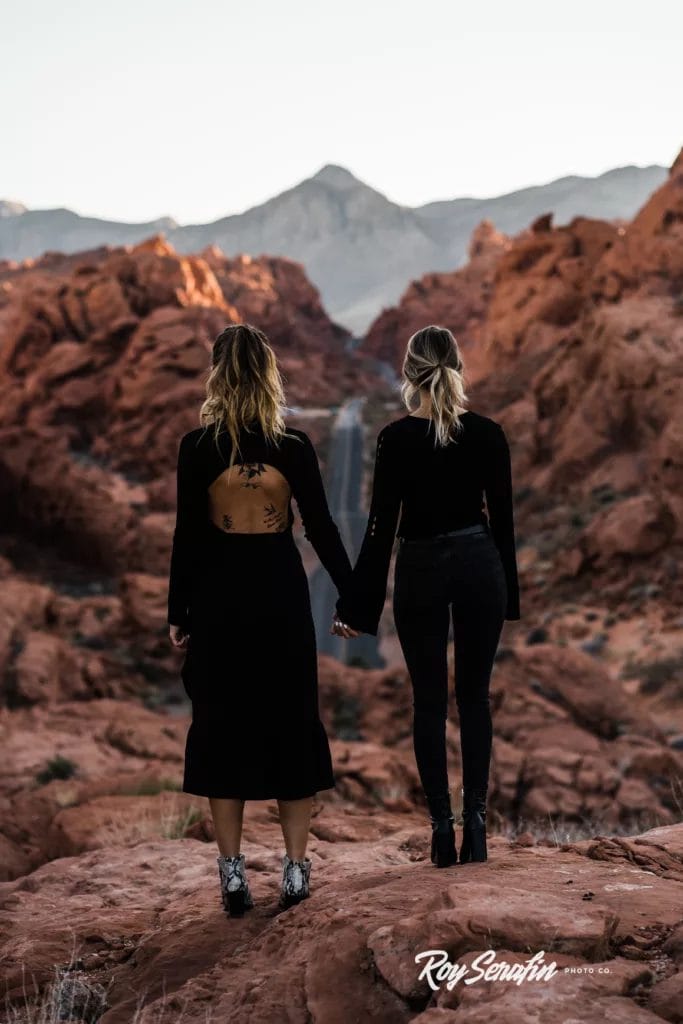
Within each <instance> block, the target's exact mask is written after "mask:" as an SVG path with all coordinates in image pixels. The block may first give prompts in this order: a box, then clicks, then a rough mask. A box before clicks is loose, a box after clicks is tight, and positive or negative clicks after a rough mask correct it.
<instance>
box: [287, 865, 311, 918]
mask: <svg viewBox="0 0 683 1024" xmlns="http://www.w3.org/2000/svg"><path fill="white" fill-rule="evenodd" d="M310 877H311V861H310V859H309V858H308V857H304V859H303V860H291V858H290V857H289V856H288V855H287V854H285V855H284V857H283V858H282V891H281V894H280V906H281V907H293V906H294V904H295V903H301V901H302V900H305V899H308V897H309V895H310V887H309V882H310Z"/></svg>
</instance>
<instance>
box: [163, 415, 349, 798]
mask: <svg viewBox="0 0 683 1024" xmlns="http://www.w3.org/2000/svg"><path fill="white" fill-rule="evenodd" d="M288 434H289V435H290V436H286V437H285V438H284V439H283V440H282V441H281V443H280V445H279V446H274V445H273V444H270V443H268V441H267V440H266V438H265V437H264V435H263V433H262V431H261V429H260V428H259V427H258V426H257V425H255V426H253V427H252V428H251V429H250V431H246V430H242V431H241V433H240V438H239V444H240V454H239V456H238V459H237V466H236V467H234V468H233V469H232V470H231V471H228V465H229V461H230V453H231V448H232V445H231V441H230V437H229V435H228V434H227V432H223V433H221V435H220V437H219V443H218V445H217V444H216V441H215V440H214V428H213V426H211V427H208V428H198V429H197V430H193V431H190V432H189V433H188V434H186V435H185V436H184V437H183V438H182V440H181V442H180V447H179V451H178V466H177V518H176V527H175V532H174V536H173V550H172V555H171V564H170V578H169V593H168V621H169V623H171V624H173V625H177V626H181V627H183V628H184V629H185V630H186V631H187V632H188V633H189V635H190V639H189V643H188V647H187V649H186V652H185V659H184V662H183V666H182V671H181V675H182V680H183V684H184V687H185V690H186V692H187V694H188V696H189V698H190V700H191V704H192V722H191V725H190V728H189V731H188V734H187V741H186V749H185V773H184V779H183V791H184V792H187V793H193V794H196V795H200V796H207V797H208V796H210V797H217V798H233V799H242V800H267V799H281V800H297V799H302V798H304V797H308V796H312V795H314V794H315V793H316V792H318V791H319V790H325V789H331V788H333V787H334V785H335V778H334V773H333V769H332V762H331V757H330V748H329V743H328V738H327V734H326V731H325V728H324V726H323V724H322V722H321V720H320V716H319V706H318V675H317V652H316V638H315V629H314V624H313V616H312V613H311V602H310V594H309V589H308V579H307V576H306V572H305V569H304V566H303V563H302V560H301V555H300V553H299V550H298V548H297V545H296V543H295V541H294V538H293V534H292V523H293V518H294V517H293V512H292V508H291V498H292V497H293V498H294V499H295V501H296V503H297V505H298V508H299V512H300V515H301V518H302V521H303V524H304V531H305V535H306V537H307V538H308V540H310V541H311V543H312V544H313V547H314V548H315V551H316V553H317V555H318V557H319V558H320V561H321V562H322V564H323V565H324V567H325V568H326V569H327V571H328V572H329V574H330V576H331V577H332V580H333V582H334V584H335V586H336V588H337V591H338V592H339V593H340V594H341V593H343V590H344V588H345V586H346V584H347V583H348V580H349V579H350V576H351V565H350V562H349V559H348V555H347V553H346V551H345V549H344V546H343V544H342V541H341V538H340V535H339V530H338V529H337V526H336V524H335V522H334V520H333V519H332V516H331V515H330V511H329V508H328V505H327V499H326V496H325V491H324V487H323V482H322V478H321V475H320V468H319V465H318V459H317V456H316V452H315V449H314V448H313V445H312V444H311V441H310V439H309V437H308V436H307V435H306V434H305V433H304V432H303V431H300V430H295V429H293V428H291V427H290V428H288Z"/></svg>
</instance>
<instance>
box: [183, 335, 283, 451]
mask: <svg viewBox="0 0 683 1024" xmlns="http://www.w3.org/2000/svg"><path fill="white" fill-rule="evenodd" d="M285 409H286V406H285V393H284V387H283V383H282V377H281V376H280V371H279V369H278V365H277V359H276V357H275V352H274V351H273V349H272V348H271V346H270V343H269V341H268V338H267V337H266V335H265V334H264V333H263V331H260V330H259V329H258V327H253V326H252V325H251V324H231V325H230V326H229V327H226V328H225V330H224V331H221V333H220V334H219V335H218V337H217V338H216V340H215V341H214V344H213V352H212V360H211V367H210V370H209V376H208V378H207V381H206V398H205V400H204V402H203V403H202V406H201V408H200V410H199V421H200V423H201V424H202V426H205V427H206V426H210V425H211V424H213V425H214V438H215V440H216V443H218V436H219V434H220V433H221V431H222V430H227V432H228V434H229V435H230V440H231V441H232V451H231V454H230V466H232V465H233V463H234V462H235V460H236V457H237V455H238V454H239V452H240V448H239V434H240V431H241V430H242V429H244V430H246V431H247V432H249V433H252V432H253V428H254V427H256V426H258V427H260V428H261V430H262V432H263V434H264V437H265V438H266V440H267V441H269V442H270V443H272V444H274V445H279V444H280V442H281V440H282V438H283V437H285V436H289V435H287V430H286V427H285V421H284V412H285Z"/></svg>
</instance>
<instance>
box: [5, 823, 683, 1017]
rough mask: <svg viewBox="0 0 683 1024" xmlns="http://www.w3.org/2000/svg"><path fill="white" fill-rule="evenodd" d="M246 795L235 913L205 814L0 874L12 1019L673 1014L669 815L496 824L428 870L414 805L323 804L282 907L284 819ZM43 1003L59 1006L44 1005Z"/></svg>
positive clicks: (677, 834) (675, 964)
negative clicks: (245, 902)
mask: <svg viewBox="0 0 683 1024" xmlns="http://www.w3.org/2000/svg"><path fill="white" fill-rule="evenodd" d="M253 808H254V810H251V811H250V812H249V814H248V818H247V824H246V833H245V835H246V840H245V844H244V852H245V854H246V858H247V864H248V870H249V875H250V881H251V885H252V889H253V893H254V897H255V903H256V906H255V908H254V909H253V910H252V911H250V912H248V914H247V915H246V917H245V918H243V919H230V918H228V917H226V915H225V913H224V911H223V909H222V907H221V905H220V897H219V883H218V875H217V865H216V859H215V847H214V844H213V843H211V842H210V841H209V842H207V841H205V840H206V839H207V838H208V832H209V826H208V823H207V821H206V819H205V817H203V816H202V818H201V820H199V821H197V823H196V824H195V832H196V833H201V834H199V835H198V837H197V838H176V839H173V840H171V839H145V838H143V839H140V840H139V841H137V842H132V843H125V844H121V843H107V844H105V845H103V846H102V847H100V848H99V849H96V850H91V851H89V852H84V853H79V854H76V855H74V856H63V857H58V858H57V859H54V860H52V861H50V862H49V863H46V864H44V865H43V866H42V867H40V868H38V869H37V870H36V871H34V872H33V873H32V874H30V875H27V876H25V877H23V878H20V879H17V880H16V881H13V882H8V883H4V884H2V885H0V926H1V927H2V933H3V936H4V939H3V948H2V968H1V970H2V975H3V981H4V985H5V988H6V998H5V1014H6V1017H5V1019H6V1020H8V1021H10V1020H11V1021H13V1022H17V1024H18V1022H20V1021H22V1022H23V1021H33V1020H38V1019H41V1020H42V1019H49V1020H65V1019H66V1020H70V1021H72V1022H74V1021H83V1020H87V1021H99V1022H100V1024H131V1022H133V1021H135V1022H139V1024H142V1022H155V1024H166V1022H168V1024H171V1022H175V1021H181V1020H182V1021H187V1022H189V1021H198V1022H199V1021H201V1022H202V1024H207V1022H210V1021H211V1022H213V1021H215V1022H224V1021H230V1022H231V1024H242V1022H244V1024H246V1022H249V1024H253V1022H257V1024H276V1022H277V1024H280V1022H282V1021H287V1022H292V1024H295V1022H299V1021H300V1022H302V1024H305V1022H310V1021H320V1022H323V1024H337V1022H339V1024H347V1022H348V1021H359V1022H360V1021H367V1020H373V1021H379V1022H386V1024H397V1022H402V1021H406V1022H407V1021H411V1022H415V1021H419V1022H420V1024H431V1022H433V1024H438V1022H449V1021H451V1020H452V1021H456V1020H457V1021H471V1022H479V1021H482V1022H483V1021H491V1020H494V1021H504V1020H510V1019H511V1018H514V1019H515V1020H522V1021H530V1022H531V1021H534V1022H548V1024H551V1022H555V1021H568V1020H569V1019H571V1020H581V1021H584V1022H585V1021H595V1022H598V1021H602V1020H605V1019H607V1020H612V1021H617V1020H618V1021H620V1022H623V1024H647V1022H652V1024H654V1022H656V1021H670V1022H679V1021H681V1019H683V1016H682V1010H681V1007H682V1006H683V971H682V970H681V967H682V966H683V915H682V913H681V908H682V907H683V826H681V825H677V826H669V827H666V826H664V827H660V828H657V829H653V830H650V831H646V832H644V833H642V834H640V835H638V834H636V835H631V836H624V837H619V838H616V837H609V836H606V835H597V836H595V837H593V838H591V839H586V840H583V841H580V842H570V843H558V844H536V843H535V842H534V840H533V838H532V837H531V836H529V835H522V836H520V837H518V838H517V839H516V840H509V839H505V838H493V839H492V840H491V842H490V844H489V846H490V854H489V860H488V861H487V862H486V863H485V864H458V865H456V866H455V867H452V868H449V869H445V870H441V871H439V870H437V869H436V868H434V867H433V866H432V865H431V864H430V863H429V861H428V859H427V858H426V856H425V853H426V849H427V836H426V829H425V825H424V822H423V821H422V820H418V818H417V817H415V816H414V815H405V814H404V815H399V814H391V813H388V812H386V811H374V812H369V811H359V810H358V809H351V808H343V809H342V808H340V809H339V810H336V811H332V809H331V808H330V807H328V806H325V807H324V808H323V809H322V810H321V812H320V814H319V815H318V816H317V817H316V819H315V825H314V829H313V839H312V842H311V846H310V855H311V858H312V861H313V869H312V881H313V891H312V895H311V898H310V900H309V901H308V902H306V903H303V904H301V905H300V906H298V907H295V908H293V909H291V910H288V911H284V912H283V911H279V910H278V907H277V895H278V883H279V873H280V856H281V840H280V836H279V834H278V828H277V825H276V823H275V821H274V820H273V815H272V814H271V813H270V811H269V809H268V808H267V807H266V806H265V805H253ZM256 808H258V809H256ZM56 922H59V924H58V926H57V927H56ZM427 951H434V953H433V955H434V957H435V958H436V960H437V962H439V963H440V962H442V960H448V961H449V962H450V963H451V964H457V965H459V966H460V967H464V968H469V972H468V973H466V974H465V975H464V976H463V975H461V977H460V980H458V981H452V982H451V983H450V984H448V982H447V979H444V977H443V976H440V977H439V976H437V975H436V967H435V966H434V965H433V966H432V969H431V970H430V971H428V972H427V974H425V975H423V968H424V966H425V964H426V961H425V960H424V959H423V960H420V961H418V962H416V957H417V956H418V955H419V954H421V953H423V952H427ZM489 951H493V953H491V952H489ZM482 954H484V957H486V956H488V957H493V958H494V961H495V963H496V964H500V963H501V962H502V961H504V962H506V963H508V964H512V965H514V964H519V965H521V964H524V963H526V962H527V961H528V960H529V959H530V958H532V957H533V956H534V955H537V954H542V956H541V957H540V958H539V957H537V959H540V960H541V961H542V962H543V963H545V964H549V965H555V966H554V973H553V974H552V976H551V977H546V978H545V979H543V980H532V979H531V978H528V977H527V978H526V979H525V980H522V981H520V982H516V981H515V980H507V981H505V980H500V979H499V980H491V979H490V978H488V979H487V978H486V976H484V975H483V971H484V969H485V968H486V967H488V966H489V961H488V960H485V962H483V963H482V961H478V963H475V961H477V958H478V957H480V956H482ZM430 977H431V978H432V979H433V984H434V986H435V989H434V988H432V987H431V986H430V983H429V978H430ZM468 977H470V978H473V979H474V981H473V982H472V983H467V981H466V978H468ZM41 1005H42V1006H43V1007H46V1006H48V1005H52V1006H53V1007H54V1006H58V1007H60V1009H61V1014H62V1015H61V1016H58V1015H54V1016H52V1017H47V1018H42V1017H41V1018H39V1017H38V1016H37V1014H38V1012H39V1011H38V1010H37V1009H36V1007H37V1006H41ZM32 1014H33V1016H32Z"/></svg>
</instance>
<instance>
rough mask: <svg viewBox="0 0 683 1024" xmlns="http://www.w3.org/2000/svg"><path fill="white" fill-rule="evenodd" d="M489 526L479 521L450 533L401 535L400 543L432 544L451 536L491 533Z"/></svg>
mask: <svg viewBox="0 0 683 1024" xmlns="http://www.w3.org/2000/svg"><path fill="white" fill-rule="evenodd" d="M490 532H491V531H490V530H489V528H488V526H485V525H484V524H483V523H477V524H476V525H475V526H463V527H462V529H460V530H451V531H450V532H449V533H435V534H432V536H431V537H401V538H400V544H401V547H403V545H404V544H432V543H434V542H438V541H440V540H446V539H448V538H449V537H466V536H468V535H469V534H475V533H490Z"/></svg>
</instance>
